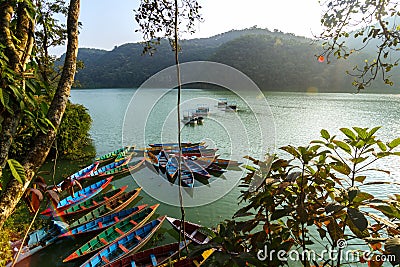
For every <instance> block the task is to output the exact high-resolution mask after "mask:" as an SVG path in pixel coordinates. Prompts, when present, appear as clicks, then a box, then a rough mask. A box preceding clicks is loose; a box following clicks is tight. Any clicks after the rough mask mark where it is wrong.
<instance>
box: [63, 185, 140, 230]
mask: <svg viewBox="0 0 400 267" xmlns="http://www.w3.org/2000/svg"><path fill="white" fill-rule="evenodd" d="M141 190H142V188H141V187H139V188H137V189H135V190H133V191H131V192H124V193H122V194H121V195H120V196H119V197H117V198H114V199H113V200H111V201H109V202H107V203H106V204H104V205H102V206H100V207H98V208H96V209H94V210H92V211H91V212H89V213H88V214H85V215H84V216H82V217H80V218H79V219H78V220H76V221H74V222H73V223H72V224H70V225H69V228H70V229H72V228H75V227H77V226H79V225H81V224H85V223H87V222H90V221H92V220H95V219H97V218H99V217H101V216H105V215H108V214H110V213H114V212H117V211H120V210H122V209H124V208H125V207H126V206H128V205H129V204H130V203H131V202H132V201H133V200H134V199H135V198H136V197H137V196H138V195H139V193H140V191H141Z"/></svg>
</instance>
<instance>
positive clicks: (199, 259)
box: [157, 248, 216, 267]
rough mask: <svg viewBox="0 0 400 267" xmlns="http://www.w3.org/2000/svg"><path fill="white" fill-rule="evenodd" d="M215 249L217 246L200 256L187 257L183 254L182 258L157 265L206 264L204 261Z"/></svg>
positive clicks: (194, 265) (191, 266) (186, 266)
mask: <svg viewBox="0 0 400 267" xmlns="http://www.w3.org/2000/svg"><path fill="white" fill-rule="evenodd" d="M215 250H216V249H215V248H210V249H207V250H205V251H203V253H201V255H200V256H197V257H194V258H187V257H186V256H183V257H181V258H180V259H177V260H173V261H169V262H166V263H164V264H161V265H157V267H167V266H169V267H171V266H172V267H199V266H202V265H203V264H204V262H205V261H206V260H207V259H208V258H209V257H210V256H211V255H212V254H213V253H214V251H215Z"/></svg>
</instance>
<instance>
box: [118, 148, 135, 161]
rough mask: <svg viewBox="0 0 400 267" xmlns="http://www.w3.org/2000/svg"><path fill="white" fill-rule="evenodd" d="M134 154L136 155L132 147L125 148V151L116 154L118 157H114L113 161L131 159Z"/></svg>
mask: <svg viewBox="0 0 400 267" xmlns="http://www.w3.org/2000/svg"><path fill="white" fill-rule="evenodd" d="M135 154H136V153H135V147H134V146H130V147H126V149H125V150H124V151H122V152H120V153H118V155H117V156H116V157H115V159H114V161H120V160H122V159H124V158H127V157H133V156H134V155H135Z"/></svg>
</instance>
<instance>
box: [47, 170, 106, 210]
mask: <svg viewBox="0 0 400 267" xmlns="http://www.w3.org/2000/svg"><path fill="white" fill-rule="evenodd" d="M112 178H113V177H112V176H111V177H109V178H107V179H104V180H101V181H99V182H97V183H95V184H92V185H90V186H88V187H85V188H83V189H82V190H80V191H78V192H75V193H74V194H73V195H72V196H68V197H66V198H64V199H62V200H60V201H59V202H58V204H57V206H56V207H49V208H47V209H46V210H44V211H42V212H41V213H40V214H42V215H44V216H51V215H52V214H53V213H59V212H61V211H63V210H66V209H68V208H69V207H71V206H73V205H76V204H79V203H81V202H83V201H85V200H86V199H89V198H92V197H94V196H95V195H96V194H98V193H100V192H101V191H102V190H103V189H104V188H106V187H107V186H108V184H109V183H110V182H111V180H112Z"/></svg>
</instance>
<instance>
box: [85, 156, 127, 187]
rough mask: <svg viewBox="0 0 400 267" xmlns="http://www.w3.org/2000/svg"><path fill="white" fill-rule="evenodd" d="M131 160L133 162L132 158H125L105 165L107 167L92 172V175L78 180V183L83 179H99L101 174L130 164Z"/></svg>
mask: <svg viewBox="0 0 400 267" xmlns="http://www.w3.org/2000/svg"><path fill="white" fill-rule="evenodd" d="M130 160H131V158H130V157H128V158H124V159H122V160H120V161H116V162H111V163H109V164H107V165H105V166H103V167H101V168H99V169H97V170H96V171H94V172H91V173H89V174H87V175H85V176H82V177H79V178H78V181H81V180H82V179H87V178H92V177H98V176H100V175H101V174H103V173H105V172H107V171H109V170H112V169H115V168H117V167H119V166H123V165H126V164H128V163H129V161H130Z"/></svg>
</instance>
